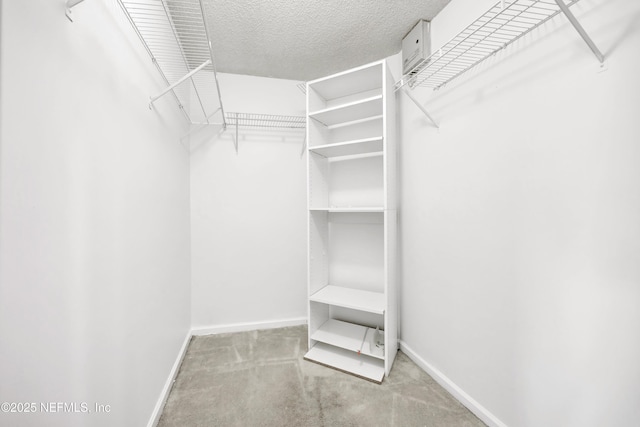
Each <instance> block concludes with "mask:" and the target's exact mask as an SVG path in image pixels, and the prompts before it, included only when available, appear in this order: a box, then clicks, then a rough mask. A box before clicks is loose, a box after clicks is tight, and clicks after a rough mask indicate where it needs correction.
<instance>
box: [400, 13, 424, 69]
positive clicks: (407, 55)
mask: <svg viewBox="0 0 640 427" xmlns="http://www.w3.org/2000/svg"><path fill="white" fill-rule="evenodd" d="M429 55H431V34H430V23H429V21H425V20H424V19H421V20H420V21H418V23H417V24H416V25H415V26H414V27H413V28H412V29H411V31H409V34H407V35H406V36H404V38H403V39H402V73H403V74H409V73H410V72H411V70H412V69H413V68H414V67H415V66H416V65H418V64H419V63H420V62H421V61H422V60H423V59H426V58H428V57H429Z"/></svg>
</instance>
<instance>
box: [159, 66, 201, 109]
mask: <svg viewBox="0 0 640 427" xmlns="http://www.w3.org/2000/svg"><path fill="white" fill-rule="evenodd" d="M209 64H211V60H210V59H207V60H206V61H204V62H203V63H202V64H201V65H199V66H198V67H197V68H195V69H193V70H192V71H190V72H188V73H187V74H186V75H185V76H184V77H182V78H181V79H180V80H178V81H177V82H175V83H174V84H172V85H170V86H169V87H168V88H166V89H165V90H163V91H162V92H160V93H159V94H158V95H156V96H153V97H151V102H149V108H151V106H152V105H153V103H154V102H156V101H157V100H158V98H161V97H163V96H164V95H166V94H167V93H169V92H171V91H172V90H173V89H174V88H175V87H176V86H178V85H179V84H180V83H182V82H184V81H185V80H187V79H189V78H191V76H193V75H194V74H195V73H197V72H198V71H200V70H202V69H203V68H204V67H206V66H207V65H209Z"/></svg>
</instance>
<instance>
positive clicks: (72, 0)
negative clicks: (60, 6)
mask: <svg viewBox="0 0 640 427" xmlns="http://www.w3.org/2000/svg"><path fill="white" fill-rule="evenodd" d="M83 1H84V0H67V5H66V9H65V11H64V14H65V15H67V19H68V20H69V21H71V22H73V18H72V17H71V8H73V7H74V6H76V5H78V4H80V3H82V2H83Z"/></svg>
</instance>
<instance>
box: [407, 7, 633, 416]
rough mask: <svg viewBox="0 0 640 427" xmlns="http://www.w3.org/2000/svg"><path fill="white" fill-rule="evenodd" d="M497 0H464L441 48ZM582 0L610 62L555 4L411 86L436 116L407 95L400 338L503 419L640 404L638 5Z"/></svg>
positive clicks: (619, 411)
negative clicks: (457, 68) (446, 80)
mask: <svg viewBox="0 0 640 427" xmlns="http://www.w3.org/2000/svg"><path fill="white" fill-rule="evenodd" d="M493 3H494V0H488V1H484V0H483V1H480V2H478V1H471V0H453V1H452V2H451V3H450V4H449V5H448V6H447V7H446V8H445V10H444V11H443V12H442V13H441V14H440V15H438V16H437V17H436V19H435V20H434V21H433V27H432V31H433V46H434V47H435V48H437V47H438V46H440V45H442V44H443V43H444V42H446V41H447V40H448V39H450V38H451V37H453V36H454V35H455V33H456V32H457V31H459V30H461V29H462V28H463V27H464V26H465V25H467V24H468V23H469V22H471V21H472V20H473V19H474V18H475V17H477V16H479V15H480V14H481V13H482V12H484V11H485V10H486V9H488V8H489V6H490V5H492V4H493ZM572 10H573V11H574V13H575V14H576V16H577V17H578V18H579V19H580V21H581V22H582V24H583V25H584V27H585V28H586V29H587V31H588V32H589V34H590V35H591V36H592V37H593V39H594V40H595V42H596V43H597V44H598V46H599V47H600V48H601V50H602V51H603V52H604V54H605V55H606V57H607V61H606V70H605V71H603V72H599V66H598V63H597V61H596V59H595V57H594V56H593V55H592V54H591V52H590V51H589V50H588V48H587V47H586V45H585V44H584V43H583V41H582V40H581V39H580V38H579V36H578V34H577V33H576V32H575V30H574V29H573V28H572V27H571V26H570V24H569V23H568V21H567V20H566V19H565V18H564V17H562V16H560V17H557V18H556V19H554V20H552V21H551V22H549V23H547V24H545V25H544V26H543V27H542V28H540V29H539V30H536V31H534V32H533V33H532V34H530V35H527V36H526V37H525V38H523V39H521V40H520V41H518V42H517V43H516V44H515V45H513V46H512V47H509V48H508V49H507V50H506V51H504V52H501V53H499V54H498V55H497V56H495V57H493V58H491V59H489V60H488V61H487V62H486V63H484V64H482V65H481V66H479V67H478V68H477V69H476V70H475V71H471V72H470V73H469V74H468V75H466V76H463V77H461V78H460V79H458V80H457V81H456V82H455V83H452V84H450V85H449V86H447V87H445V88H444V89H441V90H440V91H438V92H435V93H433V94H432V93H431V92H430V90H428V89H419V90H416V91H415V92H414V95H415V96H416V97H417V98H418V99H420V100H422V101H423V103H424V104H425V105H426V108H427V109H428V110H429V111H430V112H431V113H432V115H433V116H434V117H435V118H436V119H437V120H438V121H439V122H440V125H441V127H440V130H436V129H435V128H433V127H432V126H431V125H430V124H429V122H428V121H427V120H426V118H425V117H424V116H423V115H422V114H421V113H420V112H419V110H418V109H417V108H416V107H415V106H414V105H412V104H411V103H410V101H408V100H407V98H406V97H405V96H404V95H399V96H400V97H401V99H402V101H401V115H400V117H401V131H402V146H401V149H402V150H401V167H400V170H401V178H402V179H401V181H402V183H401V185H402V194H401V198H402V208H401V227H402V232H401V236H402V244H401V249H402V256H403V265H402V276H403V282H402V300H401V307H402V310H401V323H402V340H403V341H404V344H405V345H406V346H408V348H409V349H411V350H413V352H414V353H415V354H414V356H417V357H418V358H420V359H422V362H424V363H425V365H427V366H430V367H431V368H432V369H435V370H438V371H440V372H441V373H442V374H443V375H444V377H446V379H448V380H449V381H451V383H452V384H454V385H455V386H458V387H459V388H460V389H461V390H462V393H463V394H466V396H467V397H470V398H471V399H475V401H476V402H477V404H478V405H479V407H481V408H484V410H486V412H485V414H484V415H483V416H484V419H485V420H488V421H489V422H491V423H493V424H496V425H497V424H500V423H504V424H506V425H509V426H519V427H524V426H548V427H551V426H563V427H567V426H581V427H584V426H602V425H615V426H634V425H637V423H638V419H640V405H638V402H640V364H638V360H640V168H639V167H638V164H639V161H640V127H638V116H639V113H640V104H639V101H638V99H639V98H638V95H639V94H640V80H639V79H638V76H639V75H640V57H639V56H638V52H640V19H639V18H640V4H639V3H638V2H637V1H634V0H611V1H604V0H583V1H581V2H579V3H578V4H576V5H575V6H573V7H572ZM481 415H482V414H481ZM492 416H493V417H495V418H493V421H492V420H491V417H492Z"/></svg>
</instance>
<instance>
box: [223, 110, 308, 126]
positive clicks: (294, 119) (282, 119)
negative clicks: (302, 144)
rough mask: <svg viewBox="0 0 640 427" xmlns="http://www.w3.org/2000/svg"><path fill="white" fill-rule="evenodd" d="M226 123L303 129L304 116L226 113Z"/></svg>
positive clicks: (304, 124) (304, 123)
mask: <svg viewBox="0 0 640 427" xmlns="http://www.w3.org/2000/svg"><path fill="white" fill-rule="evenodd" d="M225 117H226V121H227V124H228V125H230V126H249V127H261V128H281V129H282V128H286V129H305V128H306V119H305V117H304V116H279V115H274V114H256V113H226V114H225Z"/></svg>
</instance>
